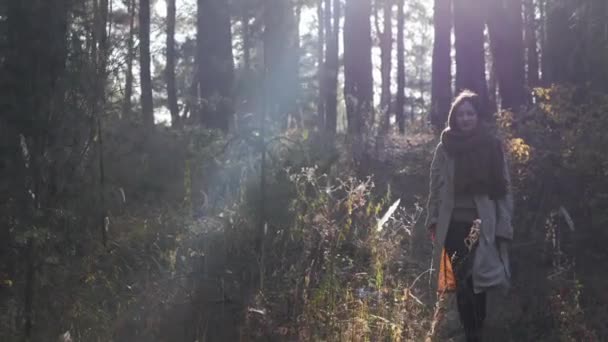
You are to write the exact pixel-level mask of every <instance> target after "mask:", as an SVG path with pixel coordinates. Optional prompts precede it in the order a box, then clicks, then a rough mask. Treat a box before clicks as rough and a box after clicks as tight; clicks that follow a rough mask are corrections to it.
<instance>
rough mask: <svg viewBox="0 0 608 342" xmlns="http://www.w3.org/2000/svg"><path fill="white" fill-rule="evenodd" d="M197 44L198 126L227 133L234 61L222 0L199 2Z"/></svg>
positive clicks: (230, 114) (226, 13) (227, 9)
mask: <svg viewBox="0 0 608 342" xmlns="http://www.w3.org/2000/svg"><path fill="white" fill-rule="evenodd" d="M197 43H198V53H197V60H198V61H197V67H198V86H199V103H200V104H201V107H200V108H199V117H200V119H201V123H202V124H203V125H204V126H206V127H208V128H214V129H219V130H222V131H224V132H227V131H228V129H229V127H230V124H231V122H232V119H233V114H234V103H233V89H232V88H233V83H234V60H233V54H232V33H231V22H230V12H229V8H228V3H227V2H226V1H225V0H198V14H197Z"/></svg>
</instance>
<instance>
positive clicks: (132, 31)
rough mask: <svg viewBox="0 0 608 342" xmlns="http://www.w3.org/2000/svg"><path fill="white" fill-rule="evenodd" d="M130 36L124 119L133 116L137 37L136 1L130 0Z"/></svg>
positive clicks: (123, 108) (123, 109)
mask: <svg viewBox="0 0 608 342" xmlns="http://www.w3.org/2000/svg"><path fill="white" fill-rule="evenodd" d="M127 6H128V9H127V11H128V14H129V36H128V38H127V67H126V71H125V74H126V76H125V94H124V96H125V97H124V100H123V107H122V115H123V117H128V116H130V114H131V97H132V96H133V59H134V56H133V55H134V54H135V51H134V50H133V45H134V44H133V41H134V35H135V29H134V27H135V0H129V3H128V4H127Z"/></svg>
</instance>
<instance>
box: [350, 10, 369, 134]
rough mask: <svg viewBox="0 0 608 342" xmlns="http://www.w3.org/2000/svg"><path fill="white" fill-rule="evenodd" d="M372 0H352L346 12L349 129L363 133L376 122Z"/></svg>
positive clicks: (353, 132)
mask: <svg viewBox="0 0 608 342" xmlns="http://www.w3.org/2000/svg"><path fill="white" fill-rule="evenodd" d="M370 17H371V3H370V0H349V1H347V2H346V7H345V13H344V97H345V100H346V116H347V119H348V133H349V134H351V135H355V136H361V135H362V134H364V133H367V131H368V129H369V128H370V127H371V124H372V122H373V107H372V105H373V95H374V91H373V77H372V56H371V47H372V39H371V26H370Z"/></svg>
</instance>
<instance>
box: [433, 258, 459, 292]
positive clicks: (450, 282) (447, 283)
mask: <svg viewBox="0 0 608 342" xmlns="http://www.w3.org/2000/svg"><path fill="white" fill-rule="evenodd" d="M438 285H439V286H437V291H438V292H439V293H443V292H447V291H454V290H456V277H455V276H454V271H453V270H452V260H450V257H449V256H448V253H446V252H445V248H444V249H443V251H442V252H441V261H440V263H439V284H438Z"/></svg>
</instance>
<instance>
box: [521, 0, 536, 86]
mask: <svg viewBox="0 0 608 342" xmlns="http://www.w3.org/2000/svg"><path fill="white" fill-rule="evenodd" d="M524 1H525V13H526V31H525V32H526V49H527V62H528V73H527V81H528V83H527V84H528V87H529V88H535V87H538V85H539V76H538V65H539V63H538V47H537V39H536V30H537V25H536V6H534V0H524Z"/></svg>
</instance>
